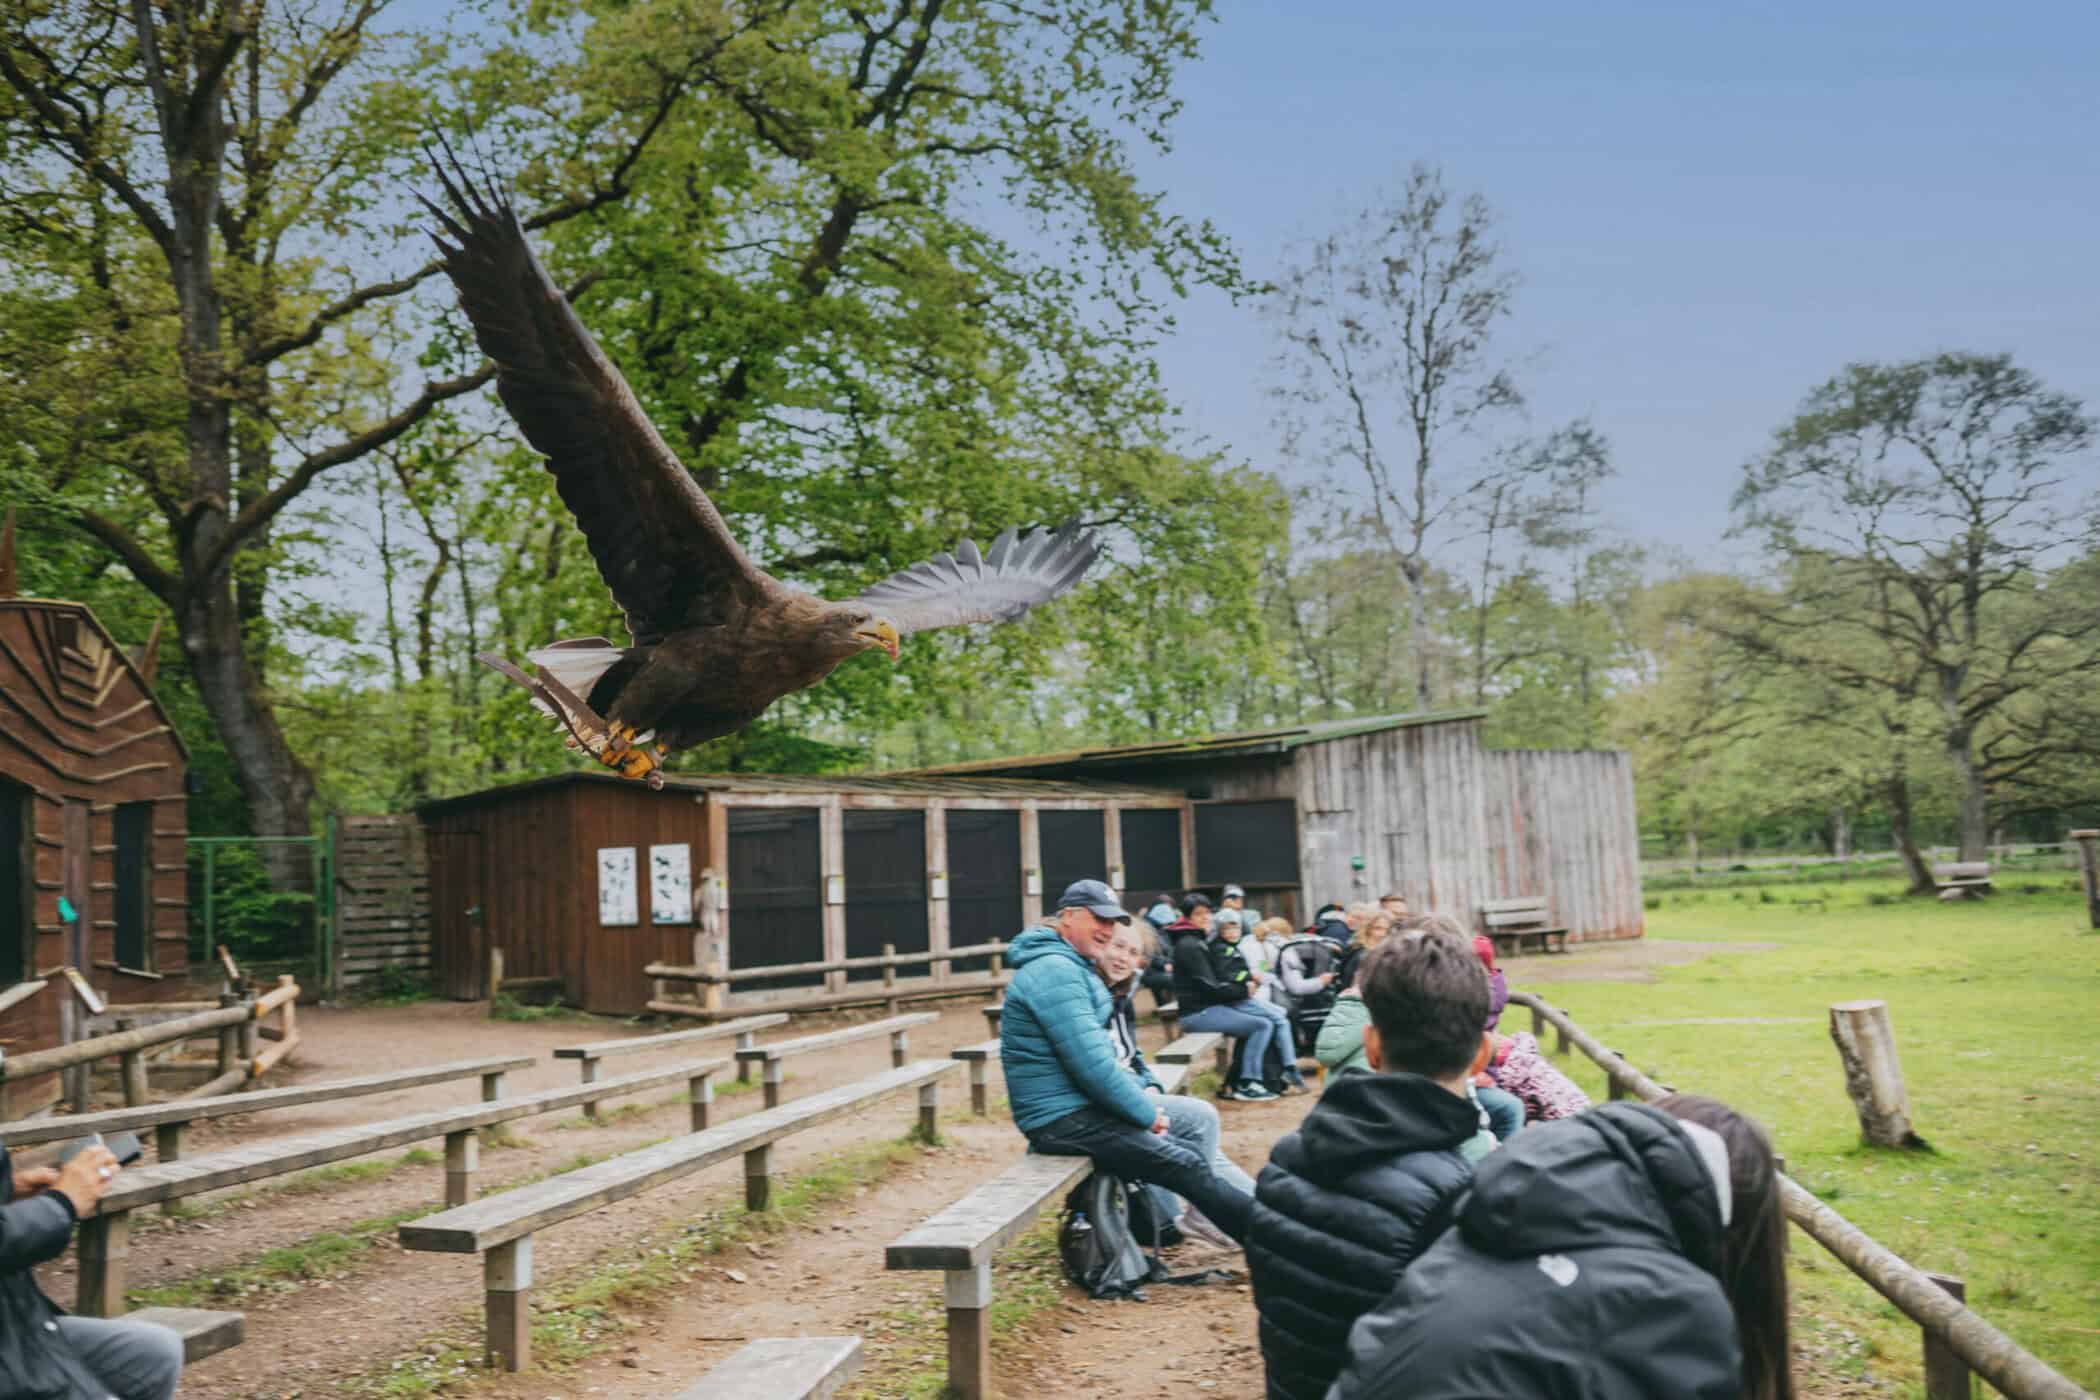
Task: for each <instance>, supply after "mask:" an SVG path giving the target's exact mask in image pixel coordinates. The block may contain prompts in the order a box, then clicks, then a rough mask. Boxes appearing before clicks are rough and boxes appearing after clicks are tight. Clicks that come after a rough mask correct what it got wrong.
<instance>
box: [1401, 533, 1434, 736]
mask: <svg viewBox="0 0 2100 1400" xmlns="http://www.w3.org/2000/svg"><path fill="white" fill-rule="evenodd" d="M1404 572H1405V573H1406V575H1407V644H1408V650H1409V651H1411V652H1413V653H1414V660H1415V709H1416V710H1418V711H1420V710H1427V709H1428V708H1429V636H1428V632H1429V629H1428V627H1427V625H1426V624H1425V623H1424V621H1423V618H1422V582H1423V578H1424V576H1425V575H1426V574H1427V573H1428V572H1429V571H1428V570H1427V569H1425V568H1423V567H1422V565H1421V562H1420V561H1419V560H1414V561H1410V562H1409V563H1408V565H1407V567H1406V569H1405V571H1404Z"/></svg>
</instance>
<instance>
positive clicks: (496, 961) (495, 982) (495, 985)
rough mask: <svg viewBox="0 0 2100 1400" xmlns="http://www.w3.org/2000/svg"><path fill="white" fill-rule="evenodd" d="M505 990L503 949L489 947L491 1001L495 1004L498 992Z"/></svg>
mask: <svg viewBox="0 0 2100 1400" xmlns="http://www.w3.org/2000/svg"><path fill="white" fill-rule="evenodd" d="M502 990H503V950H502V949H501V948H491V949H489V1002H490V1004H491V1005H494V1003H495V1000H496V993H498V992H500V991H502Z"/></svg>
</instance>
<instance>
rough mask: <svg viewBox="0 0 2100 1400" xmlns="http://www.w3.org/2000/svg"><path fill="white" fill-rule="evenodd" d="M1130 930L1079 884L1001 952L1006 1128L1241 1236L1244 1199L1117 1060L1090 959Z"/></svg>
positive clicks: (1101, 887) (1096, 887) (1093, 884)
mask: <svg viewBox="0 0 2100 1400" xmlns="http://www.w3.org/2000/svg"><path fill="white" fill-rule="evenodd" d="M1128 922H1130V915H1129V914H1128V913H1126V912H1125V911H1124V909H1123V907H1122V905H1121V904H1119V903H1118V902H1117V900H1116V896H1115V892H1114V891H1112V890H1110V889H1109V887H1108V886H1107V885H1105V884H1103V883H1101V882H1100V881H1099V880H1081V881H1078V882H1077V883H1075V884H1074V885H1072V886H1071V887H1070V888H1069V889H1067V890H1066V891H1065V892H1064V894H1063V896H1062V897H1061V898H1060V899H1059V900H1058V907H1057V915H1056V918H1055V920H1054V921H1053V922H1051V923H1045V924H1039V925H1037V926H1036V927H1034V928H1030V929H1027V930H1025V931H1024V932H1023V933H1022V934H1021V935H1020V936H1019V937H1018V938H1016V939H1014V941H1013V944H1012V946H1011V947H1009V948H1008V949H1007V950H1006V957H1007V961H1009V962H1010V963H1012V964H1013V967H1014V977H1013V980H1012V981H1011V982H1009V983H1008V984H1007V987H1006V1010H1005V1011H1004V1012H1003V1013H1002V1014H1001V1016H1000V1018H999V1055H1000V1060H1001V1062H1002V1065H1003V1068H1004V1072H1005V1075H1006V1096H1007V1101H1008V1103H1009V1104H1010V1105H1011V1107H1012V1111H1013V1117H1014V1126H1015V1127H1017V1128H1019V1129H1020V1130H1021V1132H1022V1134H1023V1136H1025V1137H1026V1138H1027V1139H1028V1145H1029V1146H1030V1147H1031V1148H1032V1149H1034V1150H1035V1151H1037V1152H1041V1153H1044V1154H1047V1155H1050V1156H1061V1157H1091V1158H1093V1159H1094V1162H1095V1165H1097V1166H1099V1167H1101V1168H1102V1169H1104V1170H1106V1171H1110V1172H1113V1173H1115V1174H1116V1175H1117V1176H1120V1177H1122V1178H1123V1179H1124V1180H1125V1181H1143V1182H1149V1183H1151V1184H1152V1185H1154V1186H1163V1187H1165V1188H1166V1189H1167V1190H1169V1191H1172V1192H1174V1193H1175V1194H1176V1195H1178V1196H1182V1197H1184V1198H1186V1199H1187V1200H1189V1201H1190V1202H1192V1203H1193V1204H1194V1205H1195V1206H1196V1207H1197V1209H1199V1210H1201V1211H1202V1212H1203V1213H1204V1214H1205V1215H1207V1216H1208V1217H1210V1219H1211V1221H1212V1222H1213V1223H1214V1224H1216V1225H1217V1226H1218V1227H1219V1228H1220V1229H1222V1230H1223V1231H1224V1232H1225V1233H1226V1234H1228V1235H1230V1236H1231V1237H1232V1238H1233V1239H1235V1240H1238V1239H1241V1238H1242V1237H1243V1236H1244V1234H1245V1231H1246V1225H1247V1214H1248V1211H1249V1210H1250V1209H1251V1208H1252V1204H1253V1198H1252V1197H1251V1196H1249V1195H1248V1194H1247V1193H1246V1192H1245V1191H1242V1190H1239V1189H1237V1188H1235V1187H1234V1186H1232V1185H1231V1184H1229V1183H1227V1182H1224V1181H1221V1180H1220V1179H1219V1178H1218V1177H1217V1175H1216V1174H1215V1173H1214V1172H1213V1171H1212V1170H1211V1164H1210V1162H1209V1161H1208V1160H1207V1159H1205V1158H1204V1157H1203V1156H1202V1154H1200V1153H1198V1152H1196V1151H1194V1150H1192V1149H1191V1148H1189V1147H1188V1146H1187V1145H1186V1144H1184V1143H1182V1142H1179V1141H1176V1140H1174V1139H1173V1138H1171V1137H1169V1136H1168V1135H1167V1117H1166V1115H1165V1114H1164V1113H1162V1112H1161V1111H1160V1110H1159V1107H1158V1106H1157V1105H1156V1104H1154V1103H1153V1102H1152V1101H1151V1100H1150V1099H1148V1098H1146V1097H1145V1094H1144V1091H1143V1090H1142V1089H1140V1088H1139V1087H1138V1083H1137V1081H1136V1079H1135V1078H1133V1077H1132V1076H1131V1075H1130V1074H1128V1073H1126V1072H1125V1071H1124V1070H1123V1068H1122V1066H1121V1065H1120V1064H1119V1063H1118V1062H1117V1059H1116V1052H1115V1044H1114V1042H1113V1041H1112V1040H1111V1039H1110V1036H1109V1032H1108V1028H1107V1021H1108V1017H1109V1011H1110V1009H1111V1003H1110V998H1109V994H1108V989H1107V988H1106V987H1105V986H1103V985H1102V983H1101V978H1100V976H1099V975H1098V974H1097V973H1096V972H1095V970H1094V962H1093V960H1094V959H1095V958H1097V957H1098V956H1099V955H1100V952H1101V950H1102V948H1103V947H1104V946H1105V945H1106V944H1107V942H1108V941H1109V939H1110V938H1112V937H1113V936H1114V933H1115V928H1116V925H1117V924H1120V923H1128Z"/></svg>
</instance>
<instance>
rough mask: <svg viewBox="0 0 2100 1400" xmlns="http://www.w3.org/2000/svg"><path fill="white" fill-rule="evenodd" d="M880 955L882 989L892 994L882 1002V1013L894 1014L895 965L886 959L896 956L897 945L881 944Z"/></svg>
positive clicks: (895, 1008) (895, 1003)
mask: <svg viewBox="0 0 2100 1400" xmlns="http://www.w3.org/2000/svg"><path fill="white" fill-rule="evenodd" d="M882 956H883V958H884V959H885V961H884V962H883V964H882V989H883V990H884V991H886V992H889V993H891V994H892V995H891V996H890V999H889V1000H888V1001H886V1002H884V1003H883V1013H882V1014H883V1015H885V1016H894V1015H896V1014H897V998H896V996H895V993H896V990H897V965H896V964H895V963H893V962H889V961H887V960H888V959H890V958H894V957H896V956H897V945H896V944H894V943H885V944H883V945H882ZM897 1063H899V1064H902V1063H904V1062H903V1061H902V1060H899V1061H898V1062H897Z"/></svg>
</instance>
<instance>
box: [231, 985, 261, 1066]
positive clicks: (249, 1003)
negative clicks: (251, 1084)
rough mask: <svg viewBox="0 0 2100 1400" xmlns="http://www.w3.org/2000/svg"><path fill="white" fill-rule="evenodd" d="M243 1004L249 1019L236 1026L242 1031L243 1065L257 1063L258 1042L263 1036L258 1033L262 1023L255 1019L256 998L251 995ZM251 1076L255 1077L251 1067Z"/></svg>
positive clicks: (241, 1061) (241, 1060)
mask: <svg viewBox="0 0 2100 1400" xmlns="http://www.w3.org/2000/svg"><path fill="white" fill-rule="evenodd" d="M241 1004H242V1005H243V1006H245V1007H247V1008H248V1019H247V1020H245V1021H243V1022H241V1023H240V1025H239V1026H238V1027H236V1028H235V1029H237V1030H239V1031H240V1033H241V1059H240V1063H241V1064H242V1065H247V1066H253V1065H254V1063H255V1051H256V1042H257V1041H259V1040H260V1039H261V1036H260V1035H259V1034H258V1033H257V1031H258V1028H259V1026H260V1024H261V1023H260V1022H258V1021H257V1020H256V1019H255V998H253V997H249V998H247V999H245V1000H244V1001H243V1002H242V1003H241ZM249 1077H250V1078H253V1077H254V1071H253V1070H252V1069H250V1071H249Z"/></svg>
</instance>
